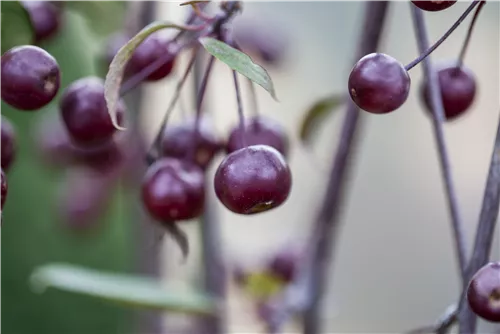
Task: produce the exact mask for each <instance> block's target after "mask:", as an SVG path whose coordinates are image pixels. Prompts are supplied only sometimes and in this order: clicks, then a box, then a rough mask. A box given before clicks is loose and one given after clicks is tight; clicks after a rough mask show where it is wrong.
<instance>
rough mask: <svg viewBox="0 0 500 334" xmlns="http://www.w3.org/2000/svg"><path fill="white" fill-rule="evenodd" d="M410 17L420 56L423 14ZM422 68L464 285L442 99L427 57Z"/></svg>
mask: <svg viewBox="0 0 500 334" xmlns="http://www.w3.org/2000/svg"><path fill="white" fill-rule="evenodd" d="M412 17H413V21H414V27H415V29H414V30H415V34H416V38H417V44H418V49H419V51H420V52H421V53H424V52H425V50H427V49H428V45H429V42H428V37H427V30H426V28H425V22H424V17H423V12H422V10H421V9H419V8H417V7H416V6H412ZM422 68H423V71H424V77H425V80H427V84H428V87H429V92H430V94H431V95H430V97H431V101H430V102H431V107H432V114H433V126H434V136H435V138H436V145H437V149H438V152H439V162H440V165H441V173H442V176H443V181H444V185H445V188H446V199H447V201H448V210H449V212H450V216H451V223H452V230H453V237H454V238H453V239H454V241H455V252H456V257H457V260H458V265H459V268H460V273H461V278H462V281H463V280H464V278H465V271H466V266H467V262H466V261H467V260H466V257H467V247H466V240H465V232H464V226H463V222H462V219H461V217H460V214H459V211H458V203H457V195H456V191H455V184H454V181H453V177H452V174H451V164H450V158H449V155H448V151H447V148H446V144H445V140H444V133H443V126H442V122H443V121H444V108H443V101H442V98H441V87H440V85H439V79H438V76H437V72H436V71H435V70H434V69H433V67H432V64H431V61H430V58H429V57H427V58H425V59H424V60H423V63H422Z"/></svg>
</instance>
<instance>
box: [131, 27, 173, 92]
mask: <svg viewBox="0 0 500 334" xmlns="http://www.w3.org/2000/svg"><path fill="white" fill-rule="evenodd" d="M171 47H172V45H171V41H169V40H168V39H166V38H164V37H163V36H161V35H160V34H158V33H153V34H151V35H150V36H149V37H147V38H146V39H145V40H144V41H143V42H142V43H141V44H140V45H139V46H138V47H137V49H136V50H135V51H134V54H133V56H132V58H130V60H129V62H128V64H127V69H126V73H125V74H126V76H132V75H134V74H137V73H139V72H141V71H143V70H144V69H145V68H146V67H148V66H149V65H150V64H152V63H154V62H155V61H157V60H158V59H159V58H163V57H166V56H165V55H166V54H168V53H172V48H171ZM174 64H175V55H172V59H171V60H170V61H168V62H166V63H165V64H164V65H162V66H161V67H160V68H158V69H157V70H156V71H154V72H153V73H151V74H150V75H149V76H148V77H147V78H146V79H145V81H149V82H151V81H158V80H161V79H163V78H165V77H166V76H168V75H169V74H170V73H171V72H172V69H173V68H174Z"/></svg>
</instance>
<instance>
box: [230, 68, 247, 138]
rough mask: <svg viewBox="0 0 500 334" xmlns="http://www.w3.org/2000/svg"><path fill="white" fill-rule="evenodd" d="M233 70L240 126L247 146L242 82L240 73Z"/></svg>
mask: <svg viewBox="0 0 500 334" xmlns="http://www.w3.org/2000/svg"><path fill="white" fill-rule="evenodd" d="M232 72H233V81H234V90H235V92H236V103H237V104H238V118H239V126H240V131H241V142H242V143H243V146H245V147H246V146H247V144H246V139H245V138H246V137H245V115H243V104H242V102H241V91H240V84H239V82H238V73H236V71H232Z"/></svg>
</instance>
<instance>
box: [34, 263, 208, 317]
mask: <svg viewBox="0 0 500 334" xmlns="http://www.w3.org/2000/svg"><path fill="white" fill-rule="evenodd" d="M30 281H31V285H32V288H33V290H34V291H35V292H39V293H42V292H44V291H45V290H46V289H47V288H49V287H53V288H57V289H60V290H64V291H68V292H74V293H80V294H84V295H89V296H93V297H98V298H102V299H105V300H108V301H114V302H119V303H123V304H126V305H127V306H135V307H143V308H153V309H161V310H167V311H173V312H183V313H190V314H201V315H211V314H214V312H216V302H215V300H214V299H212V298H210V297H208V296H205V295H204V294H203V293H202V292H197V291H191V292H182V291H179V288H178V287H171V288H168V287H164V286H162V284H161V282H159V281H157V280H154V279H152V278H149V277H141V276H129V275H121V274H114V273H105V272H101V271H96V270H92V269H86V268H82V267H77V266H73V265H68V264H57V263H55V264H48V265H45V266H42V267H40V268H38V269H36V270H35V271H34V273H33V274H32V276H31V278H30Z"/></svg>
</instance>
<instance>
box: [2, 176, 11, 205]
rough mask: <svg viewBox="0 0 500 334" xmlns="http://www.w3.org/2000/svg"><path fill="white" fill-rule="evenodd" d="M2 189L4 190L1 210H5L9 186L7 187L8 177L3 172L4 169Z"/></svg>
mask: <svg viewBox="0 0 500 334" xmlns="http://www.w3.org/2000/svg"><path fill="white" fill-rule="evenodd" d="M1 189H2V193H1V195H2V206H1V209H3V205H4V204H5V200H6V199H7V191H8V189H9V188H8V185H7V175H5V173H4V172H3V168H2V180H1Z"/></svg>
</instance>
